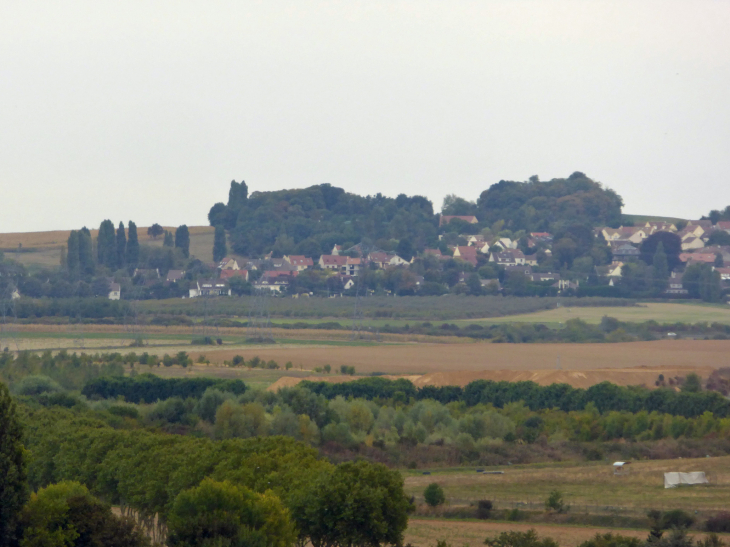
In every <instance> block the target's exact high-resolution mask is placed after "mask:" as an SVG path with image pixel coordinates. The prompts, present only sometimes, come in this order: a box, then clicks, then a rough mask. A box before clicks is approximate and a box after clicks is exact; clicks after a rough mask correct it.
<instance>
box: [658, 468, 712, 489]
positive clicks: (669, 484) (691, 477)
mask: <svg viewBox="0 0 730 547" xmlns="http://www.w3.org/2000/svg"><path fill="white" fill-rule="evenodd" d="M707 483H708V481H707V477H705V472H704V471H693V472H691V473H677V472H672V473H664V488H676V487H677V486H679V485H680V484H707Z"/></svg>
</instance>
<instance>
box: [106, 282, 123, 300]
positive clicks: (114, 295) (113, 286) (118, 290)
mask: <svg viewBox="0 0 730 547" xmlns="http://www.w3.org/2000/svg"><path fill="white" fill-rule="evenodd" d="M121 296H122V287H121V285H119V283H109V300H119V299H120V298H121Z"/></svg>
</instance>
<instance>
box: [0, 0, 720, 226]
mask: <svg viewBox="0 0 730 547" xmlns="http://www.w3.org/2000/svg"><path fill="white" fill-rule="evenodd" d="M728 28H730V2H727V1H720V0H697V1H695V2H686V1H677V0H668V1H662V2H658V1H639V2H635V1H634V2H629V1H610V2H609V1H594V2H581V1H578V0H540V1H537V0H492V1H483V2H476V1H457V2H450V3H440V2H436V1H429V0H423V1H401V2H381V1H370V2H364V1H362V2H360V1H352V2H347V3H337V2H319V1H305V2H293V1H282V2H277V3H268V2H258V1H257V2H253V1H252V2H233V1H213V2H208V3H206V4H205V6H204V7H201V4H199V3H193V2H189V1H177V2H172V1H161V2H157V3H154V4H152V3H148V2H140V1H131V2H127V3H124V4H120V5H111V4H108V3H98V2H90V1H88V0H83V1H78V2H57V3H52V4H40V3H34V2H26V3H9V2H5V3H0V96H1V97H2V101H0V126H1V127H2V128H3V131H1V132H0V188H1V189H2V194H0V195H2V197H3V203H4V204H5V205H6V207H5V208H4V211H3V214H2V215H0V232H23V231H41V230H54V229H71V228H79V227H81V226H82V225H87V226H89V227H98V225H99V222H100V221H101V220H102V219H104V218H110V219H113V220H115V221H116V222H118V221H119V220H122V221H124V222H125V224H126V222H127V221H128V220H130V219H131V220H134V221H135V222H137V224H139V225H141V226H147V225H149V224H152V223H154V222H159V223H160V224H164V225H178V224H183V223H185V224H188V225H199V224H206V223H207V218H206V215H207V212H208V210H209V208H210V206H211V205H213V203H215V202H217V201H225V200H226V197H227V193H228V185H229V183H230V181H231V179H235V180H237V181H240V180H241V179H244V180H245V181H246V182H247V184H248V186H249V189H250V191H261V190H276V189H283V188H302V187H307V186H311V185H313V184H321V183H330V184H332V185H335V186H340V187H342V188H345V189H346V190H347V191H350V192H355V193H359V194H376V193H378V192H380V193H383V194H385V195H389V196H395V195H397V194H399V193H406V194H409V195H413V194H420V195H426V196H427V197H428V198H430V199H431V200H432V201H433V202H434V207H435V209H437V210H438V209H439V208H440V206H441V202H442V199H443V197H444V196H445V195H446V194H451V193H456V194H457V195H459V196H461V197H464V198H467V199H470V200H475V199H477V198H478V196H479V194H480V193H481V192H482V191H483V190H485V189H486V188H488V187H489V186H490V185H491V184H494V183H496V182H498V181H499V180H500V179H506V180H527V179H528V177H530V176H531V175H535V174H537V175H539V176H540V178H541V180H549V179H551V178H562V177H567V176H568V175H570V174H571V173H572V172H574V171H582V172H584V173H586V174H587V175H588V176H589V177H591V178H593V179H594V180H597V181H600V182H602V183H603V184H604V185H606V186H607V187H609V188H612V189H614V190H615V191H616V192H618V193H619V194H620V195H621V196H622V197H623V198H624V202H625V207H624V211H625V212H626V213H634V214H650V215H663V216H676V217H683V218H699V216H700V215H702V214H706V213H707V212H708V211H709V210H710V209H717V208H724V207H725V206H726V205H729V204H730V184H728V181H727V178H728V173H730V154H728V144H730V101H728V90H730V32H728V31H727V29H728Z"/></svg>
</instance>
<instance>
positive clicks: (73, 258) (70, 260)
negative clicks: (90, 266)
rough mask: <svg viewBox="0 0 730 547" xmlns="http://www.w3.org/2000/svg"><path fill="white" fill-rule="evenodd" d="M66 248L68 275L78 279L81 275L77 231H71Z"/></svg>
mask: <svg viewBox="0 0 730 547" xmlns="http://www.w3.org/2000/svg"><path fill="white" fill-rule="evenodd" d="M66 248H67V252H66V267H67V268H68V273H69V274H70V275H71V277H76V276H77V275H78V274H79V233H78V232H77V231H76V230H71V234H70V235H69V236H68V241H67V243H66Z"/></svg>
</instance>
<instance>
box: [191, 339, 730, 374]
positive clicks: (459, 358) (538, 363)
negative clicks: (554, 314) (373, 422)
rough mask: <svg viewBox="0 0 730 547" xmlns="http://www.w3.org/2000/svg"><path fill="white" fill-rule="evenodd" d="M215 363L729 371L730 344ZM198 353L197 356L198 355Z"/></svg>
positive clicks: (450, 347) (496, 347)
mask: <svg viewBox="0 0 730 547" xmlns="http://www.w3.org/2000/svg"><path fill="white" fill-rule="evenodd" d="M201 351H202V352H203V353H205V354H206V356H208V357H209V358H210V359H211V361H213V362H216V363H220V362H223V360H229V359H231V358H232V357H233V356H234V355H237V354H238V355H242V356H243V357H244V358H246V359H248V358H250V357H253V356H254V355H258V356H260V357H261V358H266V359H267V360H268V359H274V360H275V361H277V362H286V361H291V362H293V363H296V364H297V366H298V365H299V364H302V365H303V366H304V368H314V367H319V366H324V365H325V364H330V365H332V366H333V367H337V368H339V366H340V365H343V364H346V365H352V366H355V368H356V369H357V371H358V372H362V373H372V372H385V373H388V374H409V375H410V374H426V373H431V372H455V371H467V372H476V371H485V370H514V371H535V370H556V369H557V365H558V357H559V365H560V370H568V371H571V370H572V371H584V370H594V369H621V368H634V367H642V366H644V367H647V368H652V369H658V368H662V367H663V368H672V367H689V368H694V367H708V366H710V367H713V368H720V367H727V366H730V341H727V340H701V341H698V340H663V341H657V342H627V343H620V344H490V343H467V344H427V343H424V344H398V345H371V346H358V347H348V346H329V347H308V346H301V347H291V346H290V347H277V346H276V345H274V346H257V347H250V346H241V347H236V348H225V349H221V350H216V349H215V348H212V347H211V349H210V350H208V349H205V350H201ZM193 353H195V352H193Z"/></svg>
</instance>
